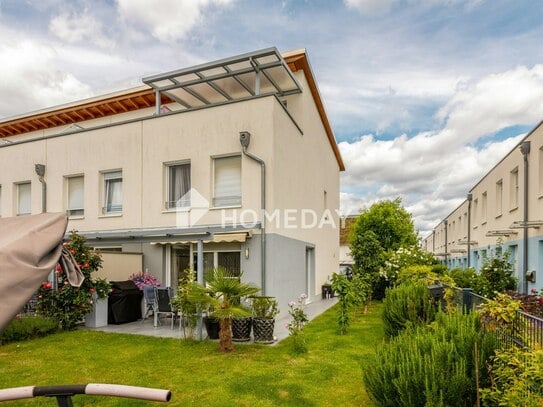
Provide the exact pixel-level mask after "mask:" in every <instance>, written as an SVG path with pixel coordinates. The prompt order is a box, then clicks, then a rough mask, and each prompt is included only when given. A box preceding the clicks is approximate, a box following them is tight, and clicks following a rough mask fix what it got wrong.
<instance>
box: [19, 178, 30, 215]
mask: <svg viewBox="0 0 543 407" xmlns="http://www.w3.org/2000/svg"><path fill="white" fill-rule="evenodd" d="M31 197H32V195H31V184H30V182H25V183H21V184H17V216H24V215H30V213H31V212H32V201H31Z"/></svg>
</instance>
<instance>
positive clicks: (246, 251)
mask: <svg viewBox="0 0 543 407" xmlns="http://www.w3.org/2000/svg"><path fill="white" fill-rule="evenodd" d="M245 258H246V259H248V258H249V248H248V247H246V248H245Z"/></svg>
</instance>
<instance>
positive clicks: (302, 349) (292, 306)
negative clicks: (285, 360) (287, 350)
mask: <svg viewBox="0 0 543 407" xmlns="http://www.w3.org/2000/svg"><path fill="white" fill-rule="evenodd" d="M306 299H307V295H306V294H300V297H299V298H298V299H297V300H296V301H291V302H289V303H288V307H289V310H288V313H289V315H290V316H291V317H292V320H291V321H290V323H288V324H286V328H288V331H289V333H290V337H291V338H292V343H293V350H294V352H295V353H306V352H307V344H306V340H305V332H304V326H305V324H306V323H307V322H308V321H309V319H308V318H307V314H306V313H305V310H304V306H305V300H306Z"/></svg>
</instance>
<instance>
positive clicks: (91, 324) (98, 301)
mask: <svg viewBox="0 0 543 407" xmlns="http://www.w3.org/2000/svg"><path fill="white" fill-rule="evenodd" d="M107 313H108V308H107V298H98V297H97V296H96V293H93V294H92V311H91V312H89V313H88V314H87V315H85V326H86V327H87V328H100V327H102V326H107V316H108V314H107Z"/></svg>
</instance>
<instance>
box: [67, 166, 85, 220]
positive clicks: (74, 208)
mask: <svg viewBox="0 0 543 407" xmlns="http://www.w3.org/2000/svg"><path fill="white" fill-rule="evenodd" d="M66 180H67V183H68V209H67V212H68V216H70V217H76V216H83V215H84V214H85V209H84V208H85V206H84V192H83V186H84V179H83V176H78V177H68V178H67V179H66Z"/></svg>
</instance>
